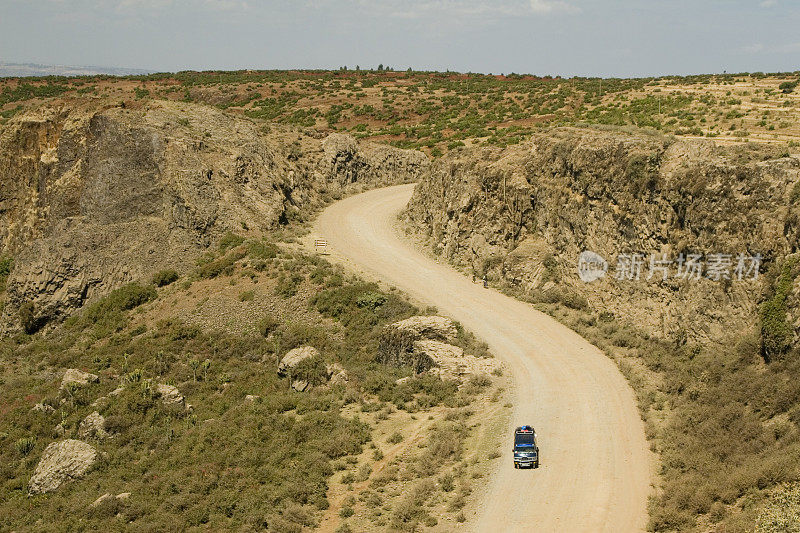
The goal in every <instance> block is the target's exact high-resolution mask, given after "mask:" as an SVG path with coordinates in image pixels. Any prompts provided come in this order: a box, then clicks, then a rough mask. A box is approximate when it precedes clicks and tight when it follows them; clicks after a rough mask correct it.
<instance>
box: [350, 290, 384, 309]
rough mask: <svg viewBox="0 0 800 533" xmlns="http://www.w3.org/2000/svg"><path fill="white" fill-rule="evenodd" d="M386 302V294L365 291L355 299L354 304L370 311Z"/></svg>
mask: <svg viewBox="0 0 800 533" xmlns="http://www.w3.org/2000/svg"><path fill="white" fill-rule="evenodd" d="M385 303H386V296H385V295H383V294H381V293H378V292H367V293H364V294H362V295H361V296H359V297H358V299H357V300H356V305H357V306H358V307H361V308H367V309H370V310H372V311H374V310H375V309H377V308H378V307H380V306H382V305H383V304H385Z"/></svg>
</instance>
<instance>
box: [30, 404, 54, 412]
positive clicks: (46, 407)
mask: <svg viewBox="0 0 800 533" xmlns="http://www.w3.org/2000/svg"><path fill="white" fill-rule="evenodd" d="M31 411H35V412H39V413H48V414H50V413H55V412H56V410H55V408H53V406H51V405H47V404H46V403H41V402H39V403H37V404H36V405H34V406H33V407H31Z"/></svg>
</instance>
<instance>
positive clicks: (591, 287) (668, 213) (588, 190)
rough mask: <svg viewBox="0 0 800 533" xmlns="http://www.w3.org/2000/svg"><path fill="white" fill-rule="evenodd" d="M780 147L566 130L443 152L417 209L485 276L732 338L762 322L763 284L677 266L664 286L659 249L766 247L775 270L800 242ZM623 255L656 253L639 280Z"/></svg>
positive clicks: (426, 229) (410, 215)
mask: <svg viewBox="0 0 800 533" xmlns="http://www.w3.org/2000/svg"><path fill="white" fill-rule="evenodd" d="M778 150H779V148H770V147H764V146H757V145H753V144H751V145H749V146H745V147H727V148H723V147H718V146H715V145H714V144H713V143H712V142H710V141H708V142H705V141H689V140H687V141H675V140H671V139H667V138H659V137H649V136H646V135H633V134H624V133H612V132H599V131H595V130H581V129H568V128H565V129H560V130H555V131H552V132H548V133H546V134H541V135H537V136H535V137H534V138H533V140H532V141H531V142H529V143H526V144H522V145H518V146H514V147H509V148H507V149H490V148H487V149H479V150H466V151H462V152H457V153H453V154H451V155H448V156H446V157H444V158H442V159H441V160H439V161H437V163H436V164H434V165H433V166H432V167H431V169H430V171H429V172H427V173H426V174H425V176H424V178H423V180H422V181H421V182H420V184H419V185H418V186H417V188H416V190H415V192H414V196H413V198H412V199H411V202H410V204H409V207H408V209H407V212H406V217H407V220H408V222H409V223H410V225H411V226H412V227H413V228H416V230H418V231H419V232H420V233H422V234H424V235H425V236H427V238H428V239H429V242H430V244H431V246H432V247H433V248H434V249H435V250H436V251H437V253H439V254H441V255H442V256H444V258H446V259H447V260H448V261H450V262H452V263H454V264H456V265H459V266H462V267H465V268H466V269H467V270H473V271H475V272H476V273H477V274H478V275H479V276H480V275H482V274H483V273H484V272H486V273H487V274H488V276H489V278H490V279H492V280H498V279H501V280H504V281H506V282H508V283H510V284H513V285H517V286H519V287H521V288H522V289H524V290H525V291H527V292H529V293H531V294H533V295H535V293H537V292H538V293H539V294H541V293H543V292H547V291H546V290H543V289H548V290H553V291H562V293H563V291H567V292H569V293H571V294H577V295H578V297H579V298H580V297H583V298H585V299H586V300H588V302H589V304H590V305H591V306H593V307H596V308H597V309H600V310H607V311H611V312H613V313H614V314H615V315H618V316H622V317H624V318H627V319H629V320H631V321H632V322H635V323H636V324H637V325H639V326H640V327H643V328H644V329H645V330H646V331H648V332H649V333H651V334H653V335H657V336H662V337H667V338H693V339H695V340H700V341H708V340H715V339H722V338H723V337H725V335H726V334H728V333H730V332H732V331H737V330H738V331H741V330H742V329H743V328H745V327H752V324H753V323H754V320H753V318H754V313H755V311H756V305H757V302H758V300H759V297H760V294H761V291H762V286H761V280H757V281H752V280H751V281H741V282H739V281H733V282H731V283H727V282H718V281H714V280H711V279H701V280H697V281H694V280H685V279H678V278H676V277H675V276H674V274H675V271H676V266H675V265H674V264H673V265H672V276H670V277H669V279H667V280H666V281H661V280H660V279H650V280H647V279H646V277H647V275H648V269H649V255H650V254H662V253H664V254H667V256H668V258H673V259H674V258H677V257H678V255H679V254H680V253H684V254H688V253H698V254H703V255H707V254H716V253H724V254H733V260H734V266H735V261H736V254H738V253H745V254H748V255H752V254H761V256H763V257H764V260H765V264H764V266H763V267H762V273H763V272H764V269H765V268H767V267H768V266H769V264H771V263H772V262H773V261H775V260H779V259H780V258H781V257H783V256H784V255H786V254H788V253H791V252H793V251H796V250H797V247H798V244H797V243H798V241H800V239H798V237H800V204H798V203H797V202H796V198H794V197H793V196H792V191H793V187H794V186H795V184H796V183H797V182H798V180H800V161H798V160H797V159H795V158H790V157H782V156H781V154H780V153H779V151H778ZM793 198H794V199H793ZM584 250H590V251H593V252H596V253H598V254H600V255H601V256H603V257H604V258H605V259H606V260H608V262H609V266H610V270H609V272H608V275H606V276H605V277H604V278H602V279H600V280H597V281H594V282H592V283H584V282H583V281H580V279H579V278H578V275H577V258H578V255H579V254H580V253H581V252H582V251H584ZM625 253H641V254H643V255H644V262H645V264H644V265H643V269H642V275H641V277H640V279H639V280H627V279H626V280H617V279H615V272H614V271H613V270H614V269H615V268H616V258H617V256H618V255H619V254H625ZM660 277H661V276H660V274H659V278H660ZM551 288H552V289H551ZM579 301H580V300H578V302H579Z"/></svg>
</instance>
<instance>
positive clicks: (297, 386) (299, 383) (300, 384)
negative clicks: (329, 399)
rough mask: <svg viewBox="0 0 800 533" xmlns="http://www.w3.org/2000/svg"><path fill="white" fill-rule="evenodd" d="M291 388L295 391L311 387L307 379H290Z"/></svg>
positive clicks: (303, 390) (302, 390)
mask: <svg viewBox="0 0 800 533" xmlns="http://www.w3.org/2000/svg"><path fill="white" fill-rule="evenodd" d="M292 388H293V389H294V390H296V391H297V392H305V391H307V390H308V389H310V388H311V385H310V384H309V383H308V381H305V380H302V379H296V380H294V381H292Z"/></svg>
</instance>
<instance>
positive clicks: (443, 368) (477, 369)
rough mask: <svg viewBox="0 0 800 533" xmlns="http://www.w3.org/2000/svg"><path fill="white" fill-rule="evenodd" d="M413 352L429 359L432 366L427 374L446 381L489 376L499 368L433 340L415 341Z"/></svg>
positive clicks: (492, 363) (454, 347) (449, 345)
mask: <svg viewBox="0 0 800 533" xmlns="http://www.w3.org/2000/svg"><path fill="white" fill-rule="evenodd" d="M414 352H416V353H419V354H425V355H426V356H428V357H430V358H431V360H433V362H434V366H433V367H431V368H430V369H429V372H431V373H432V374H438V375H440V376H442V377H443V378H446V379H457V378H460V377H462V376H469V375H478V374H489V373H491V372H492V371H493V370H495V369H496V368H499V363H498V362H497V361H496V360H494V359H490V358H486V357H475V356H474V355H468V354H464V350H462V349H461V348H459V347H458V346H453V345H452V344H447V343H444V342H439V341H434V340H420V341H416V342H415V343H414Z"/></svg>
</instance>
